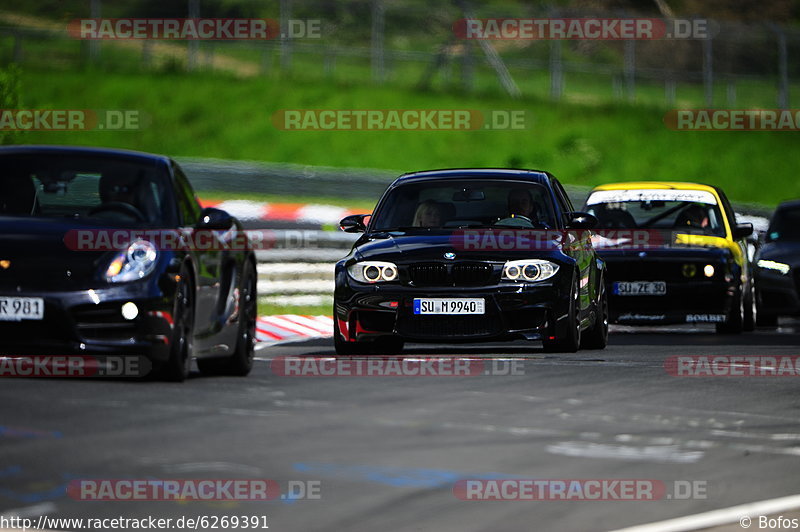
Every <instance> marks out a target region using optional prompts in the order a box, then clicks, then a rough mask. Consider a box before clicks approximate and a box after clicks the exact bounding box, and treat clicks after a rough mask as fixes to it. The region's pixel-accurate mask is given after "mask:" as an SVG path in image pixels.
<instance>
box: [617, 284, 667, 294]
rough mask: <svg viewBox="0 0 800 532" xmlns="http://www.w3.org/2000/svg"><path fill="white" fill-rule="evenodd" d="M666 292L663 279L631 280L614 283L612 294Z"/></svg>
mask: <svg viewBox="0 0 800 532" xmlns="http://www.w3.org/2000/svg"><path fill="white" fill-rule="evenodd" d="M666 293H667V283H665V282H664V281H631V282H619V283H614V294H616V295H618V296H663V295H665V294H666Z"/></svg>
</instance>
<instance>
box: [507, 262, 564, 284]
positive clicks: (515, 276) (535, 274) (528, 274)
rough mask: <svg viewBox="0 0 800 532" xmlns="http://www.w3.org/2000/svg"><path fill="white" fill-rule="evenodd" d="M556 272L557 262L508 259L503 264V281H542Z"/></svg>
mask: <svg viewBox="0 0 800 532" xmlns="http://www.w3.org/2000/svg"><path fill="white" fill-rule="evenodd" d="M556 272H558V264H554V263H552V262H550V261H547V260H541V259H529V260H510V261H508V262H506V264H505V266H503V275H502V277H501V279H503V280H504V281H527V282H535V281H544V280H545V279H549V278H551V277H552V276H554V275H555V274H556Z"/></svg>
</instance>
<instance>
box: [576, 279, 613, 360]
mask: <svg viewBox="0 0 800 532" xmlns="http://www.w3.org/2000/svg"><path fill="white" fill-rule="evenodd" d="M607 345H608V296H607V295H606V287H605V282H601V283H600V298H599V301H598V309H597V312H595V317H594V324H593V325H592V327H591V328H590V329H589V330H588V331H586V332H585V333H583V335H582V336H581V349H605V348H606V346H607Z"/></svg>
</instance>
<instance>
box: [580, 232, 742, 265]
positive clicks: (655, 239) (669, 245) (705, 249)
mask: <svg viewBox="0 0 800 532" xmlns="http://www.w3.org/2000/svg"><path fill="white" fill-rule="evenodd" d="M612 233H613V232H611V233H606V234H605V235H594V236H593V237H592V241H593V243H594V245H595V247H596V248H597V251H598V253H600V255H601V256H603V257H635V256H640V257H645V256H649V257H687V258H688V257H698V258H701V257H704V256H708V255H719V254H720V253H726V252H727V253H730V254H731V255H732V256H733V257H734V259H735V260H736V262H737V263H740V264H741V263H742V262H743V260H744V255H743V253H742V250H741V248H739V246H738V245H737V244H736V243H735V242H733V241H731V240H728V239H727V238H722V237H717V236H709V235H696V234H686V233H680V232H674V231H647V232H646V233H645V236H647V237H648V238H641V239H640V240H639V241H638V242H637V240H635V239H632V238H629V237H628V238H619V237H615V236H614V235H613V234H612ZM640 237H641V235H640Z"/></svg>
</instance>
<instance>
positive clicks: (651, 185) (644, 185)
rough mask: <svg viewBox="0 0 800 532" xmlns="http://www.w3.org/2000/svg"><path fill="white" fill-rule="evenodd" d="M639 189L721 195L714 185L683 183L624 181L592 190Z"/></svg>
mask: <svg viewBox="0 0 800 532" xmlns="http://www.w3.org/2000/svg"><path fill="white" fill-rule="evenodd" d="M637 189H659V190H661V189H672V190H704V191H706V192H712V193H719V189H718V188H717V187H715V186H713V185H704V184H702V183H689V182H682V181H622V182H619V183H606V184H605V185H599V186H596V187H594V188H593V189H592V192H594V191H596V190H637Z"/></svg>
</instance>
